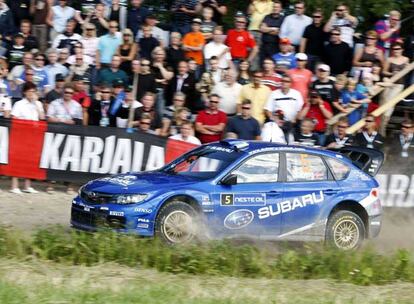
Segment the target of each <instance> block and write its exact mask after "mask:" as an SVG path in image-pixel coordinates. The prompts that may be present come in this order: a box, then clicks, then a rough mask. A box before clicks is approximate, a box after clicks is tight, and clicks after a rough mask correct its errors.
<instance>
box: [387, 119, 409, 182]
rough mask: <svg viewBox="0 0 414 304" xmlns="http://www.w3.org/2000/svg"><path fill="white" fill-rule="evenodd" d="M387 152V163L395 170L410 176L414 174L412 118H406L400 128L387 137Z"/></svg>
mask: <svg viewBox="0 0 414 304" xmlns="http://www.w3.org/2000/svg"><path fill="white" fill-rule="evenodd" d="M385 154H386V161H387V162H386V163H387V164H389V165H390V167H391V168H392V169H394V171H393V172H395V173H397V172H398V174H406V175H408V176H411V175H412V174H413V172H412V171H413V169H412V163H413V162H414V124H413V121H412V120H411V119H404V120H403V121H402V122H401V124H400V129H399V130H398V131H397V132H396V133H395V134H393V136H388V137H387V138H386V145H385Z"/></svg>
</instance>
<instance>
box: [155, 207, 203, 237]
mask: <svg viewBox="0 0 414 304" xmlns="http://www.w3.org/2000/svg"><path fill="white" fill-rule="evenodd" d="M197 223H198V214H197V212H196V211H195V210H194V208H193V207H191V206H190V205H189V204H187V203H184V202H181V201H173V202H170V203H167V204H166V205H165V206H163V207H162V208H161V210H160V212H159V213H158V217H157V220H156V223H155V234H156V236H157V237H160V238H161V239H162V240H163V241H164V242H166V243H168V244H185V243H188V242H190V241H192V240H194V238H195V237H196V236H197V231H198V224H197Z"/></svg>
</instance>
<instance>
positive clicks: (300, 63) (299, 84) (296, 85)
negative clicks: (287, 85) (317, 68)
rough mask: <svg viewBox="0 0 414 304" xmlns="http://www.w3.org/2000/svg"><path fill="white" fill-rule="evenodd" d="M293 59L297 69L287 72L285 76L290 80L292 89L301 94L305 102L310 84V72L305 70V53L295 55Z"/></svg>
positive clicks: (306, 60) (306, 59)
mask: <svg viewBox="0 0 414 304" xmlns="http://www.w3.org/2000/svg"><path fill="white" fill-rule="evenodd" d="M295 57H296V63H297V67H296V68H294V69H290V70H288V71H287V74H288V75H289V76H290V78H291V79H292V85H291V87H292V89H295V90H297V91H299V92H300V93H301V94H302V97H303V100H306V99H307V98H308V94H309V87H310V85H311V83H312V72H311V71H309V70H308V69H306V64H307V63H308V56H307V55H306V54H305V53H297V54H296V55H295Z"/></svg>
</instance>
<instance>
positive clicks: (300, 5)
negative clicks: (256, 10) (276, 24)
mask: <svg viewBox="0 0 414 304" xmlns="http://www.w3.org/2000/svg"><path fill="white" fill-rule="evenodd" d="M311 23H312V18H310V17H309V16H306V15H305V2H304V1H298V2H296V4H295V13H294V14H292V15H289V16H287V17H286V18H285V19H284V20H283V23H282V26H281V28H280V37H281V38H288V39H289V40H290V41H291V42H292V45H293V46H294V47H295V51H296V52H297V51H299V45H300V40H301V38H302V36H303V32H304V31H305V28H306V27H307V26H308V25H309V24H311Z"/></svg>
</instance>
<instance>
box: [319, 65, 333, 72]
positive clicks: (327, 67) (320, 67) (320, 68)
mask: <svg viewBox="0 0 414 304" xmlns="http://www.w3.org/2000/svg"><path fill="white" fill-rule="evenodd" d="M318 70H321V71H324V72H330V71H331V68H330V67H329V65H327V64H320V65H318Z"/></svg>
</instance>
